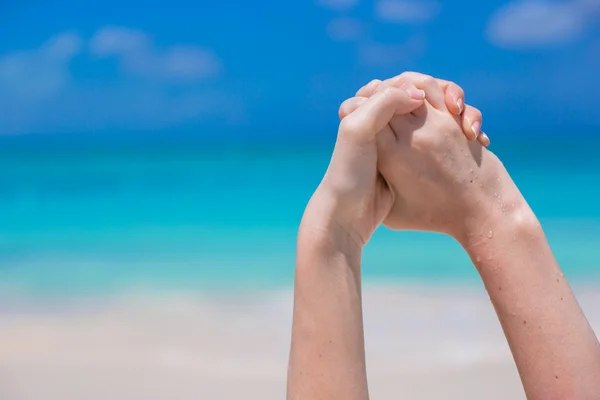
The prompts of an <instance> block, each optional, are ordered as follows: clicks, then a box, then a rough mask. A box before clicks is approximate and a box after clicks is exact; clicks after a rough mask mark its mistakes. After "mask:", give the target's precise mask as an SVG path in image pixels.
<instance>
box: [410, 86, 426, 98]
mask: <svg viewBox="0 0 600 400" xmlns="http://www.w3.org/2000/svg"><path fill="white" fill-rule="evenodd" d="M406 93H408V95H409V96H410V97H411V98H413V99H415V100H423V99H425V92H424V91H422V90H420V89H417V88H410V89H406Z"/></svg>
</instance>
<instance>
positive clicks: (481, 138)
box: [477, 132, 491, 147]
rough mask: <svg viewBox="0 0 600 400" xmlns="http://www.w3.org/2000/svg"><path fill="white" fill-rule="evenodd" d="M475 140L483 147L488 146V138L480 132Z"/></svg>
mask: <svg viewBox="0 0 600 400" xmlns="http://www.w3.org/2000/svg"><path fill="white" fill-rule="evenodd" d="M477 140H478V141H479V143H480V144H481V145H482V146H483V147H488V146H489V145H490V143H491V142H490V138H489V137H488V135H486V134H485V133H484V132H481V133H480V134H479V136H478V137H477Z"/></svg>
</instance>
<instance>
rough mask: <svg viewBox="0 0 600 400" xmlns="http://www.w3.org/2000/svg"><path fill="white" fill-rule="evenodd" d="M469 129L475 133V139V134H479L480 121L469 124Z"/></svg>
mask: <svg viewBox="0 0 600 400" xmlns="http://www.w3.org/2000/svg"><path fill="white" fill-rule="evenodd" d="M471 129H472V130H473V133H474V134H475V139H477V136H479V133H480V132H481V131H480V130H481V123H480V122H479V121H476V122H474V123H473V125H471Z"/></svg>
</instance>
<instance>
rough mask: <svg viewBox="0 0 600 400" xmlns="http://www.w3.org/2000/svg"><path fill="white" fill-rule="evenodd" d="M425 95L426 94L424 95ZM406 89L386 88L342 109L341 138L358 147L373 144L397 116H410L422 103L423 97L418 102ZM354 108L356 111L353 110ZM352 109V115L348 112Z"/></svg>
mask: <svg viewBox="0 0 600 400" xmlns="http://www.w3.org/2000/svg"><path fill="white" fill-rule="evenodd" d="M423 94H424V93H423ZM415 97H418V96H414V95H411V94H409V93H408V92H407V91H405V90H403V89H399V88H396V87H393V86H387V87H384V88H382V89H381V90H378V91H377V92H375V94H373V96H371V97H369V98H368V99H364V100H363V98H352V99H350V100H348V103H347V104H346V102H345V104H346V105H345V106H344V104H342V107H340V116H342V113H346V116H345V117H344V118H343V119H342V122H341V123H340V129H339V132H338V137H339V138H342V139H344V140H345V141H349V142H354V143H356V144H361V143H368V142H371V141H372V140H373V139H375V137H376V136H377V134H378V133H379V132H380V131H382V130H383V129H384V128H385V127H386V126H387V124H388V123H389V122H390V121H391V119H392V118H393V117H394V116H395V115H403V114H408V113H411V112H413V111H414V110H416V109H417V108H419V107H420V106H421V105H422V104H423V100H424V96H423V97H421V98H420V99H417V98H415ZM352 109H354V110H352ZM350 110H352V112H350V113H347V112H348V111H350Z"/></svg>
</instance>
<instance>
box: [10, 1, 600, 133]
mask: <svg viewBox="0 0 600 400" xmlns="http://www.w3.org/2000/svg"><path fill="white" fill-rule="evenodd" d="M0 22H1V23H0V110H1V111H0V134H25V133H47V134H57V133H71V134H89V133H95V134H103V135H114V134H123V135H125V134H127V133H130V132H137V133H142V134H144V133H148V134H150V133H164V134H173V135H176V134H178V133H182V132H183V133H186V134H194V135H198V136H203V137H222V136H224V135H226V137H230V136H229V135H237V136H239V137H246V138H251V139H252V138H254V137H256V138H285V137H286V136H294V137H297V136H298V135H302V136H306V137H307V138H318V137H319V136H320V135H329V134H331V133H332V132H333V133H335V128H336V124H337V116H336V111H337V107H338V105H339V103H340V102H341V101H343V100H344V99H345V98H347V97H349V96H351V95H352V94H353V93H354V91H356V89H357V88H358V87H360V86H361V85H363V84H364V83H366V82H368V81H369V80H370V79H373V78H387V77H390V76H393V75H396V74H398V73H401V72H402V71H405V70H415V71H420V72H425V73H429V74H432V75H434V76H438V77H444V78H446V79H450V80H453V81H455V82H457V83H459V84H460V85H462V86H463V88H464V89H465V91H466V93H467V102H468V103H470V104H473V105H474V106H476V107H478V108H480V109H481V110H482V111H483V113H484V130H486V131H488V132H489V133H490V134H491V135H495V134H500V133H499V132H502V134H506V135H548V134H553V135H554V134H562V135H569V136H575V135H589V134H594V133H596V132H599V131H600V112H598V111H597V98H598V93H597V92H598V90H600V74H599V73H598V71H600V0H565V1H554V0H515V1H511V2H508V1H495V0H491V1H473V0H469V1H460V2H459V1H443V2H438V1H436V0H305V1H275V0H268V1H267V0H255V1H248V0H222V1H210V2H209V1H203V0H200V1H189V0H170V1H168V2H167V1H158V0H144V1H140V0H119V1H116V0H105V1H103V2H99V3H93V4H92V3H89V2H81V1H75V0H55V1H52V2H48V1H44V0H3V1H2V2H0Z"/></svg>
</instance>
